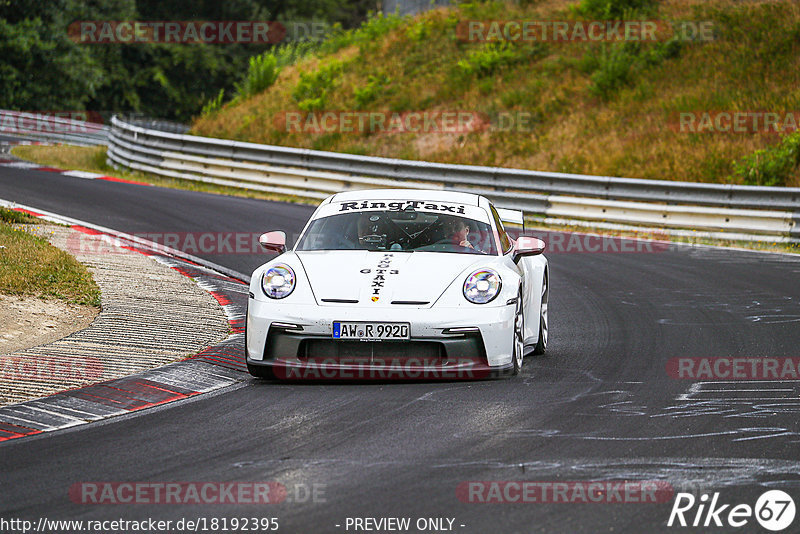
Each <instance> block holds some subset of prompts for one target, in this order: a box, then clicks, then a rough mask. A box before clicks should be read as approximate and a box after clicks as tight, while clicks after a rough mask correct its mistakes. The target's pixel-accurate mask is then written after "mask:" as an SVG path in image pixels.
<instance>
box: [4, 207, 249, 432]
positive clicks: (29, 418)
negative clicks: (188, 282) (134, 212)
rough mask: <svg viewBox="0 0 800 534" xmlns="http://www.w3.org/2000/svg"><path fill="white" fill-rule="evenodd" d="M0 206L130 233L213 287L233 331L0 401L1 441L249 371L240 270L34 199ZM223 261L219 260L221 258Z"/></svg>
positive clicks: (117, 235)
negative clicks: (170, 357) (159, 359)
mask: <svg viewBox="0 0 800 534" xmlns="http://www.w3.org/2000/svg"><path fill="white" fill-rule="evenodd" d="M0 206H3V207H9V208H11V209H15V210H18V211H21V212H24V213H28V214H32V215H34V216H37V217H40V218H42V219H45V220H49V221H52V222H57V223H60V224H68V225H70V226H72V227H73V228H75V229H79V230H86V231H90V232H92V233H102V234H104V235H108V236H109V237H112V238H114V239H115V240H120V239H126V238H125V236H128V237H129V238H130V239H128V240H127V241H128V242H129V244H130V249H131V250H136V251H138V252H141V253H143V254H146V255H148V256H150V257H152V258H153V259H155V260H156V261H158V262H159V263H162V264H164V265H166V266H168V267H170V268H171V269H174V270H176V271H178V272H179V273H181V274H183V275H184V276H187V277H189V278H191V279H192V280H194V281H195V282H196V283H197V284H198V286H199V287H201V288H202V289H204V290H206V291H208V292H209V293H211V295H212V296H213V297H214V298H215V299H216V300H217V302H218V303H219V304H220V306H221V307H222V309H223V311H224V313H225V315H226V317H227V319H228V324H229V328H230V335H229V336H228V337H227V338H226V339H225V340H223V341H222V342H220V343H218V344H216V345H213V346H210V347H207V348H205V349H203V350H202V351H200V352H198V353H197V354H195V355H193V356H190V357H188V358H187V359H185V360H183V361H180V362H176V363H171V364H168V365H165V366H162V367H159V368H155V369H150V370H148V371H145V372H142V373H138V374H135V375H131V376H127V377H124V378H119V379H115V380H108V381H105V382H100V383H97V384H92V385H89V386H85V387H81V388H77V389H72V390H68V391H62V392H59V393H56V394H54V395H50V396H48V397H44V398H40V399H35V400H30V401H26V402H22V403H19V404H14V405H10V406H5V407H0V442H5V441H10V440H15V439H18V438H22V437H26V436H33V435H37V434H41V433H44V432H51V431H54V430H60V429H66V428H71V427H75V426H78V425H82V424H86V423H90V422H94V421H99V420H103V419H108V418H110V417H115V416H118V415H123V414H127V413H131V412H135V411H139V410H143V409H146V408H150V407H153V406H160V405H164V404H168V403H172V402H176V401H179V400H184V399H188V398H191V397H195V396H197V395H201V394H204V393H208V392H211V391H216V390H219V389H222V388H226V387H229V386H232V385H234V384H236V383H238V382H242V381H244V380H247V379H249V375H247V374H245V371H246V364H245V358H244V339H243V338H244V321H245V312H246V306H247V298H248V286H247V283H246V281H245V280H244V279H246V278H247V277H245V276H243V275H239V274H238V273H235V272H234V271H231V270H229V269H225V268H223V269H224V270H225V271H226V272H225V273H221V272H219V270H217V269H215V268H214V264H210V263H209V262H206V261H205V260H202V259H200V258H194V257H191V256H189V255H186V254H183V253H180V252H179V251H175V252H176V253H178V254H180V255H181V256H182V257H177V256H173V255H171V254H170V252H169V250H167V248H166V247H164V246H162V245H159V244H158V243H153V242H150V241H147V240H144V239H141V238H138V237H135V236H130V235H128V234H124V233H122V232H116V231H114V230H111V229H105V228H103V227H100V226H97V225H92V224H90V223H86V222H84V221H79V220H77V219H72V218H70V217H64V216H61V215H58V214H55V213H52V212H47V211H45V210H40V209H38V208H35V207H31V206H23V205H18V204H14V203H12V202H9V201H5V200H2V199H0ZM217 267H221V266H217Z"/></svg>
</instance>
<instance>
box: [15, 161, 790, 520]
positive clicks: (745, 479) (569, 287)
mask: <svg viewBox="0 0 800 534" xmlns="http://www.w3.org/2000/svg"><path fill="white" fill-rule="evenodd" d="M0 198H3V199H7V200H13V201H16V202H19V203H22V204H27V205H30V206H35V207H38V208H41V209H44V210H48V211H53V212H56V213H59V214H62V215H67V216H70V217H74V218H77V219H82V220H85V221H88V222H91V223H95V224H99V225H103V226H107V227H111V228H114V229H116V230H120V231H125V232H130V233H134V232H262V231H267V230H273V229H285V230H287V232H288V233H290V234H292V233H297V232H298V231H299V230H300V229H301V228H302V226H303V224H304V223H305V221H306V220H307V218H308V216H309V215H310V213H311V209H310V208H309V207H308V206H302V205H293V204H283V203H270V202H265V201H259V200H251V199H243V198H233V197H226V196H217V195H209V194H203V193H192V192H186V191H178V190H169V189H161V188H156V187H145V186H137V185H131V184H123V183H114V182H107V181H99V180H84V179H79V178H71V177H67V176H61V175H58V174H53V173H47V172H40V171H28V170H18V169H11V168H0ZM198 255H199V256H204V254H198ZM205 257H207V259H209V260H211V261H213V262H216V263H219V264H222V265H224V266H226V267H229V268H232V269H235V270H237V271H239V272H243V273H246V274H249V273H250V271H251V270H252V269H253V268H254V267H256V266H257V265H258V264H260V263H262V262H263V261H265V258H266V256H264V255H254V254H211V255H206V256H205ZM548 259H549V261H550V272H551V298H550V314H551V319H550V321H551V339H550V347H549V350H548V353H547V355H546V356H544V357H533V356H530V357H528V358H527V359H526V362H525V367H524V368H523V372H522V375H521V376H519V377H516V378H511V379H507V380H494V381H477V382H450V383H390V382H386V383H380V384H281V383H271V382H262V381H257V380H252V379H251V380H248V381H246V382H244V383H242V384H240V385H239V386H234V387H232V388H229V389H225V390H221V391H220V392H217V393H213V394H208V395H204V396H200V397H197V398H194V399H191V400H187V401H182V402H176V403H173V404H169V405H166V406H164V407H159V408H154V409H150V410H145V411H142V412H138V413H135V414H132V415H130V416H125V417H121V418H116V419H111V420H108V421H106V422H104V423H98V424H90V425H85V426H82V427H78V428H76V429H73V430H66V431H57V432H52V433H48V434H45V435H41V436H37V437H32V438H25V439H17V440H12V441H9V442H7V443H4V444H2V445H0V473H2V475H1V476H2V484H1V485H0V517H3V518H9V517H16V518H25V519H31V520H34V521H36V520H37V519H38V518H40V517H47V518H48V519H78V520H81V519H82V520H89V519H119V518H122V519H138V520H142V519H147V518H153V519H157V520H173V521H177V520H180V519H181V518H192V519H196V518H198V517H204V518H208V519H209V520H210V519H211V518H233V517H248V518H249V517H256V518H262V517H277V518H278V520H279V530H278V531H279V532H312V531H313V532H332V533H333V532H356V531H366V530H365V529H360V530H356V529H355V527H354V524H355V523H354V522H353V519H352V518H381V517H384V518H385V517H408V518H411V525H412V527H413V526H414V525H415V523H416V522H417V520H418V519H419V518H446V519H452V520H453V523H452V527H451V528H452V530H453V531H455V532H464V533H484V532H502V533H512V532H567V533H569V532H572V533H596V532H612V531H613V532H631V533H639V532H652V531H659V532H662V531H663V532H667V531H675V530H678V531H690V532H700V531H704V529H703V528H702V527H699V528H683V529H681V528H678V527H672V528H668V527H667V526H666V525H667V520H668V518H669V516H670V511H671V509H672V505H673V502H674V500H675V499H674V497H673V496H671V495H670V497H669V498H667V499H660V500H661V501H662V502H656V503H652V502H646V503H636V502H627V503H620V502H612V503H607V502H597V503H586V502H576V501H575V499H572V502H556V503H553V502H548V503H541V502H527V503H496V502H495V503H480V502H469V501H470V499H469V498H466V497H465V494H464V493H463V492H458V490H459V488H463V487H464V485H463V484H462V483H468V482H469V481H539V482H544V483H549V482H564V481H567V482H569V481H595V482H607V481H622V480H628V481H661V483H662V484H667V485H668V486H669V487H670V488H671V489H672V491H674V492H676V493H677V492H681V491H684V492H693V493H694V494H695V495H697V496H699V495H701V494H703V493H705V494H708V495H713V494H714V493H715V492H719V502H720V503H726V504H731V505H735V504H748V505H750V506H754V505H755V503H756V500H757V498H758V496H759V495H761V494H762V493H763V492H764V491H766V490H768V489H780V490H783V491H786V492H787V493H789V494H790V495H792V496H793V497H794V498H795V501H796V502H798V497H800V422H798V414H799V413H800V395H799V394H800V382H798V381H797V380H794V381H791V380H789V381H760V382H752V381H719V380H717V381H708V380H706V381H702V380H699V381H698V380H687V379H684V380H679V379H676V378H672V377H671V376H670V374H669V373H668V372H667V364H668V362H669V360H670V359H672V358H677V357H708V358H712V357H726V358H732V357H741V358H756V359H762V358H783V357H800V352H799V351H798V346H799V345H800V282H799V281H800V258H799V259H796V258H793V257H791V256H786V255H773V254H761V253H751V252H741V251H732V250H722V249H714V248H692V247H683V246H673V247H669V248H668V249H667V250H658V251H655V252H644V253H637V252H629V253H614V252H609V253H589V252H574V253H569V252H562V253H551V254H548ZM101 481H103V482H152V483H165V482H175V481H181V482H227V481H249V482H267V481H276V482H279V483H281V484H283V485H284V486H285V487H286V488H287V492H288V495H287V499H286V500H285V501H284V502H281V503H277V504H260V505H248V504H213V505H195V504H181V505H175V504H152V505H149V504H77V503H75V502H73V501H72V500H71V498H70V494H69V492H70V488H71V487H73V485H75V484H79V483H83V482H101ZM460 485H461V486H460ZM309 488H315V489H316V490H317V493H316V496H308V495H306V490H307V489H309ZM473 500H475V499H473ZM630 500H633V499H630ZM695 511H696V507H695V508H694V509H692V511H691V514H689V513H687V516H686V517H687V519H689V520H693V519H694V515H695ZM726 513H727V512H726ZM724 517H725V514H723V515H722V518H724ZM348 518H351V520H350V523H348ZM798 521H800V519H795V523H794V527H793V528H796V525H797V524H798ZM348 525H349V526H348ZM444 525H445V526H447V525H449V523H448V521H446V520H445V521H444ZM216 530H217V531H221V528H218V529H216ZM712 530H713V529H712ZM733 530H736V529H731V528H730V527H725V528H716V530H713V531H719V532H729V531H733ZM789 530H791V529H789ZM789 530H787V532H788V531H789ZM210 531H214V530H210ZM410 531H411V532H418V530H417V529H416V528H411V530H410ZM429 531H430V530H429ZM438 531H442V530H441V529H440V530H438ZM705 531H707V530H705ZM738 531H742V532H745V531H746V532H763V531H764V530H763V529H761V527H760V526H759V525H758V523H757V522H756V521H755V519H754V518H750V521H749V523H748V524H747V526H746V527H744V528H741V529H738ZM795 531H796V530H795Z"/></svg>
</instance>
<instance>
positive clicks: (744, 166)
mask: <svg viewBox="0 0 800 534" xmlns="http://www.w3.org/2000/svg"><path fill="white" fill-rule="evenodd" d="M798 166H800V132H794V133H793V134H790V135H787V136H785V137H784V138H783V139H781V142H780V144H778V146H775V147H771V148H768V149H765V150H756V151H755V152H754V153H752V154H750V155H749V156H745V157H744V158H743V159H742V160H741V161H737V162H735V163H734V164H733V168H734V173H735V174H736V175H737V176H739V177H740V178H741V179H742V180H743V181H744V183H745V184H747V185H773V186H785V185H786V182H787V181H788V179H789V177H790V176H791V175H792V173H794V172H795V170H796V169H797V167H798Z"/></svg>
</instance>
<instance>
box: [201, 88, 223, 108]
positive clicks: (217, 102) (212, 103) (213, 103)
mask: <svg viewBox="0 0 800 534" xmlns="http://www.w3.org/2000/svg"><path fill="white" fill-rule="evenodd" d="M224 98H225V89H224V88H223V89H220V90H219V93H217V96H216V97H215V98H214V99H213V100H209V101H208V103H207V104H206V105H205V106H203V111H201V114H202V115H210V114H211V113H214V112H216V111H219V109H220V108H221V107H222V100H223V99H224Z"/></svg>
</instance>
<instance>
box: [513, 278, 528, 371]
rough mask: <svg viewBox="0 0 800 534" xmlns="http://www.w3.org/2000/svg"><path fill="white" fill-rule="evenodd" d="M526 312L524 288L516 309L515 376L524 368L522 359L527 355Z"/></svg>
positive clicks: (519, 294) (518, 294)
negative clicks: (523, 298)
mask: <svg viewBox="0 0 800 534" xmlns="http://www.w3.org/2000/svg"><path fill="white" fill-rule="evenodd" d="M524 335H525V314H524V312H523V306H522V290H521V289H520V291H519V293H517V306H516V309H515V311H514V346H513V349H512V350H513V354H512V355H511V358H512V359H513V360H514V371H513V374H514V376H516V375H518V374H519V372H520V370H521V369H522V359H523V357H524V356H525V342H524V337H523V336H524Z"/></svg>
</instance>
